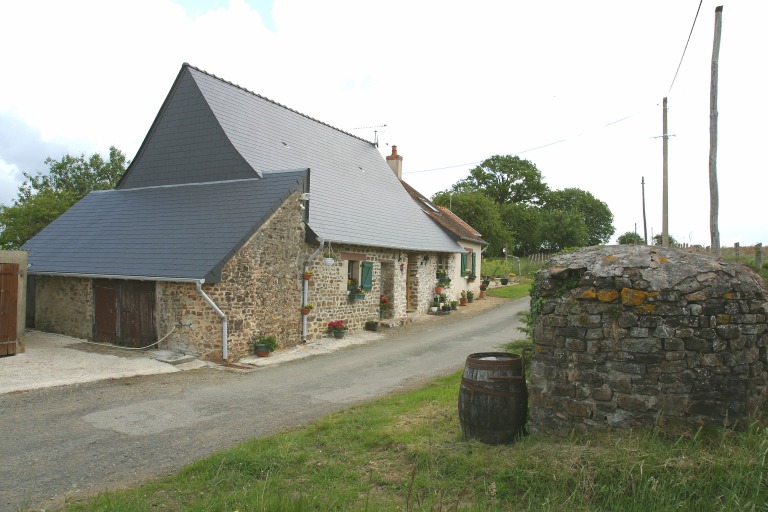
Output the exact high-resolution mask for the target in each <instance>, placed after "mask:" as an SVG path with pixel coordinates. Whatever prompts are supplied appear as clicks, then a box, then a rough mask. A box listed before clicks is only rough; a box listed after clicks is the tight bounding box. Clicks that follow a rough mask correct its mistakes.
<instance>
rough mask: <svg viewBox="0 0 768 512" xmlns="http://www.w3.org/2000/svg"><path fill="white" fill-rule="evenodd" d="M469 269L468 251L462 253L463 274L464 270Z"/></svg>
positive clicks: (462, 273)
mask: <svg viewBox="0 0 768 512" xmlns="http://www.w3.org/2000/svg"><path fill="white" fill-rule="evenodd" d="M465 270H467V253H465V252H463V253H461V275H464V271H465Z"/></svg>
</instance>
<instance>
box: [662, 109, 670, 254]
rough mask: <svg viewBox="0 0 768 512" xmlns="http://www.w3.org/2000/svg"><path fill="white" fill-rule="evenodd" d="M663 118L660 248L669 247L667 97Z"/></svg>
mask: <svg viewBox="0 0 768 512" xmlns="http://www.w3.org/2000/svg"><path fill="white" fill-rule="evenodd" d="M663 110H664V116H663V120H662V132H661V133H662V135H661V137H662V140H663V141H664V144H663V146H662V147H663V149H662V151H663V158H664V163H663V169H664V171H663V184H662V207H661V246H662V247H669V163H668V162H669V159H668V155H669V151H668V147H667V146H668V144H667V143H668V141H669V135H667V97H666V96H665V97H664V109H663Z"/></svg>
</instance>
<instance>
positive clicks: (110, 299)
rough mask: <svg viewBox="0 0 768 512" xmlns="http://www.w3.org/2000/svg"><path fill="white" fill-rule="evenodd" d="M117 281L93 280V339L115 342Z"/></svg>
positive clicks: (102, 341) (101, 341) (100, 341)
mask: <svg viewBox="0 0 768 512" xmlns="http://www.w3.org/2000/svg"><path fill="white" fill-rule="evenodd" d="M117 297H118V285H117V281H114V280H111V279H94V280H93V301H94V304H95V311H94V317H95V318H94V320H93V340H94V341H97V342H99V343H115V342H117V310H118V308H117Z"/></svg>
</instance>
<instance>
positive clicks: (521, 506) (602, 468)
mask: <svg viewBox="0 0 768 512" xmlns="http://www.w3.org/2000/svg"><path fill="white" fill-rule="evenodd" d="M517 348H520V347H517ZM460 378H461V375H460V373H456V374H453V375H451V376H448V377H445V378H441V379H438V380H436V381H434V382H433V383H431V384H429V385H427V386H426V387H424V388H422V389H418V390H415V391H412V392H408V393H404V394H397V395H392V396H390V397H387V398H384V399H380V400H377V401H374V402H371V403H369V404H365V405H363V406H359V407H355V408H352V409H349V410H347V411H344V412H341V413H337V414H333V415H330V416H328V417H326V418H324V419H322V420H320V421H318V422H316V423H313V424H311V425H309V426H306V427H303V428H298V429H294V430H291V431H287V432H285V433H282V434H279V435H275V436H273V437H269V438H265V439H257V440H253V441H250V442H246V443H243V444H241V445H239V446H237V447H235V448H233V449H231V450H228V451H225V452H221V453H218V454H215V455H213V456H211V457H208V458H206V459H204V460H201V461H199V462H196V463H194V464H192V465H190V466H189V467H187V468H185V469H184V470H182V471H181V472H179V473H178V474H176V475H172V476H170V477H167V478H163V479H160V480H157V481H153V482H150V483H147V484H146V485H143V486H141V487H138V488H135V489H132V490H126V491H115V492H108V493H105V494H102V495H100V496H96V497H93V498H91V499H88V500H85V501H80V502H74V503H69V504H67V506H66V510H87V511H105V512H106V511H110V512H115V511H117V512H122V511H125V512H129V511H130V512H134V511H148V510H185V511H235V510H239V511H242V512H244V511H272V510H280V511H329V510H338V511H342V510H369V511H379V510H382V511H389V510H409V511H410V510H412V511H416V510H418V511H422V510H427V511H442V510H446V511H447V510H477V511H480V510H483V511H486V510H492V511H497V510H498V511H502V510H529V511H559V510H576V511H582V510H601V511H602V510H608V511H611V510H615V511H622V512H624V511H649V510H660V511H661V510H694V511H697V512H704V511H710V510H767V509H768V465H767V464H766V456H767V455H768V428H766V422H760V423H755V424H753V425H751V426H749V427H748V428H746V430H744V431H742V432H732V431H729V430H725V429H711V430H700V431H699V432H694V433H688V434H686V433H677V434H672V433H671V432H662V431H659V430H655V429H652V428H649V429H641V430H631V431H623V432H616V433H595V434H591V435H572V436H571V437H568V438H550V437H547V436H543V435H536V436H530V437H527V438H523V439H521V440H520V441H518V442H517V443H515V444H513V445H509V446H486V445H483V444H480V443H477V442H474V441H472V442H468V441H464V440H462V438H461V430H460V425H459V422H458V417H457V412H456V400H457V396H458V388H459V381H460Z"/></svg>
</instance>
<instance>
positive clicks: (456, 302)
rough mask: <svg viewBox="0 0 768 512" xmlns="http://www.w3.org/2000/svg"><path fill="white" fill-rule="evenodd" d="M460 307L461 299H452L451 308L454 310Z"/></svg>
mask: <svg viewBox="0 0 768 512" xmlns="http://www.w3.org/2000/svg"><path fill="white" fill-rule="evenodd" d="M458 308H459V301H457V300H452V301H451V309H452V310H454V311H456V310H457V309H458Z"/></svg>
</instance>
